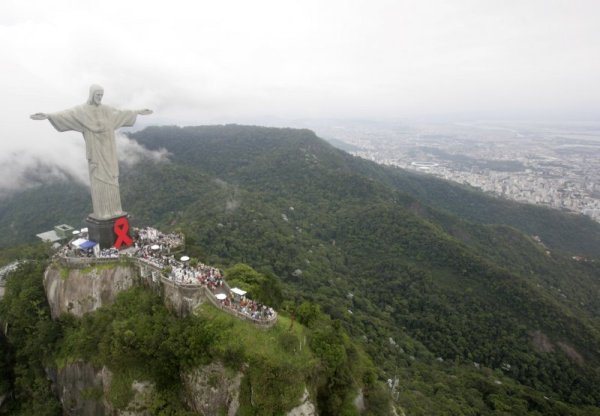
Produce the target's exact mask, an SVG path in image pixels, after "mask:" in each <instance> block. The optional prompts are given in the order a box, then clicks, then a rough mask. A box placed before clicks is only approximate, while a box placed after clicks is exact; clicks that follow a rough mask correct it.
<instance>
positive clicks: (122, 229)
mask: <svg viewBox="0 0 600 416" xmlns="http://www.w3.org/2000/svg"><path fill="white" fill-rule="evenodd" d="M114 231H115V234H116V235H117V237H118V238H117V241H115V247H116V248H121V245H122V244H125V246H127V247H129V246H130V245H131V244H132V243H133V240H132V239H131V237H129V234H127V231H129V221H127V218H125V217H121V218H119V219H118V220H116V221H115V227H114Z"/></svg>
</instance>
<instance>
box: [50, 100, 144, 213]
mask: <svg viewBox="0 0 600 416" xmlns="http://www.w3.org/2000/svg"><path fill="white" fill-rule="evenodd" d="M136 117H137V112H135V111H129V110H117V109H114V108H111V107H108V106H105V105H93V104H83V105H79V106H77V107H73V108H71V109H68V110H64V111H60V112H58V113H52V114H48V119H49V120H50V123H51V124H52V125H53V126H54V128H55V129H56V130H58V131H69V130H74V131H78V132H80V133H83V138H84V139H85V149H86V156H87V159H88V169H89V173H90V188H91V193H92V205H93V208H94V212H93V214H92V216H93V217H94V218H97V219H109V218H115V217H119V216H122V215H124V214H125V213H124V212H123V210H122V208H121V195H120V193H119V162H118V159H117V145H116V142H115V129H118V128H119V127H129V126H133V124H134V123H135V120H136Z"/></svg>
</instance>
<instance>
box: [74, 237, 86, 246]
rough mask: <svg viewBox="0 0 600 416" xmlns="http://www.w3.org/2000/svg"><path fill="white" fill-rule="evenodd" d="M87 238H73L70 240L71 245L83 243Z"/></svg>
mask: <svg viewBox="0 0 600 416" xmlns="http://www.w3.org/2000/svg"><path fill="white" fill-rule="evenodd" d="M86 241H87V240H86V239H85V238H78V239H77V240H73V241H71V245H72V246H73V247H79V246H80V245H82V244H83V243H85V242H86Z"/></svg>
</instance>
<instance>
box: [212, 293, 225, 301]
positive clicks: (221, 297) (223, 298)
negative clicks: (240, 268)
mask: <svg viewBox="0 0 600 416" xmlns="http://www.w3.org/2000/svg"><path fill="white" fill-rule="evenodd" d="M215 297H216V298H217V299H219V300H225V299H227V295H226V294H225V293H217V294H216V295H215Z"/></svg>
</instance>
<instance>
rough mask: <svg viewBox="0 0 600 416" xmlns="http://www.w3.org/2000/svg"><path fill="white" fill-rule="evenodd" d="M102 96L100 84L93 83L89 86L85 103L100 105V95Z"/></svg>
mask: <svg viewBox="0 0 600 416" xmlns="http://www.w3.org/2000/svg"><path fill="white" fill-rule="evenodd" d="M103 96H104V88H102V87H101V86H100V85H97V84H94V85H92V86H91V87H90V95H89V97H88V100H87V103H88V104H90V105H100V104H101V103H102V97H103Z"/></svg>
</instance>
